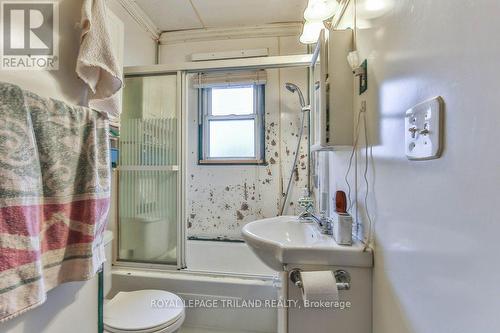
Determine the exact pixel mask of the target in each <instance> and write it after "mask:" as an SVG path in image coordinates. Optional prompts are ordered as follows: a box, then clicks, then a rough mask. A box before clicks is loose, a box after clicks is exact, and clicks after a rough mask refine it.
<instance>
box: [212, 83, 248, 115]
mask: <svg viewBox="0 0 500 333" xmlns="http://www.w3.org/2000/svg"><path fill="white" fill-rule="evenodd" d="M252 113H253V87H252V86H247V87H231V88H212V115H214V116H222V115H229V114H236V115H241V114H252Z"/></svg>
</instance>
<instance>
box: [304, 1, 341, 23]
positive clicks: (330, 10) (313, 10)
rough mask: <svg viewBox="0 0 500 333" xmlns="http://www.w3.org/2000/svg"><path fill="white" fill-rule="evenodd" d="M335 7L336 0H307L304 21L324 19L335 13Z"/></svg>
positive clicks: (336, 4) (336, 5)
mask: <svg viewBox="0 0 500 333" xmlns="http://www.w3.org/2000/svg"><path fill="white" fill-rule="evenodd" d="M337 7H338V3H337V1H336V0H309V3H308V5H307V8H306V10H305V11H304V18H305V19H306V21H324V20H326V19H328V18H330V17H332V16H333V15H334V14H335V11H336V10H337Z"/></svg>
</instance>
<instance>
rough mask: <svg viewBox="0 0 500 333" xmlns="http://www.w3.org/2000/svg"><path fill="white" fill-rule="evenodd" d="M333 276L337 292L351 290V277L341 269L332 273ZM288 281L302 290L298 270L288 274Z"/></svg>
mask: <svg viewBox="0 0 500 333" xmlns="http://www.w3.org/2000/svg"><path fill="white" fill-rule="evenodd" d="M333 275H334V276H335V281H336V282H337V289H338V290H349V289H351V275H350V274H349V273H348V272H347V271H344V270H343V269H338V270H336V271H335V272H333ZM290 281H292V283H293V284H294V285H295V286H296V287H297V288H300V289H302V287H303V283H302V278H301V276H300V269H298V268H296V269H294V270H292V271H291V272H290Z"/></svg>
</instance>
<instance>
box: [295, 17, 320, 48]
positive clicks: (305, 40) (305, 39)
mask: <svg viewBox="0 0 500 333" xmlns="http://www.w3.org/2000/svg"><path fill="white" fill-rule="evenodd" d="M324 28H325V25H324V24H323V21H312V22H311V21H306V23H304V30H302V35H301V36H300V42H301V43H302V44H314V43H316V42H317V41H318V38H319V34H320V32H321V30H323V29H324Z"/></svg>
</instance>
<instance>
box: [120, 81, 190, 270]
mask: <svg viewBox="0 0 500 333" xmlns="http://www.w3.org/2000/svg"><path fill="white" fill-rule="evenodd" d="M179 80H180V75H179V74H177V73H175V74H168V75H158V76H144V77H128V78H126V79H125V89H124V96H123V112H122V117H121V122H120V144H119V148H120V158H119V165H118V172H119V173H118V176H119V189H118V192H119V195H118V196H119V197H118V230H119V232H118V248H119V249H118V260H119V261H130V262H143V263H144V262H145V263H153V264H169V265H177V264H178V258H179V245H180V244H179V243H180V241H179V240H180V239H181V238H180V237H178V236H179V231H180V230H181V228H180V218H179V213H180V209H179V205H180V202H179V197H180V195H179V192H180V181H181V178H180V167H179V163H180V140H179V138H180V135H179V129H180V128H179V123H180V122H179V113H180V112H179V109H180V107H179V105H180V103H179V99H180V98H179V86H180V85H179V84H178V83H179ZM181 242H182V241H181Z"/></svg>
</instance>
